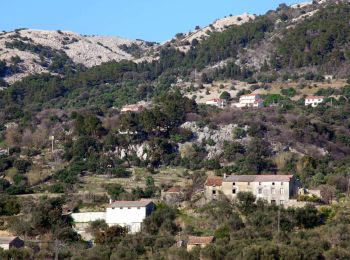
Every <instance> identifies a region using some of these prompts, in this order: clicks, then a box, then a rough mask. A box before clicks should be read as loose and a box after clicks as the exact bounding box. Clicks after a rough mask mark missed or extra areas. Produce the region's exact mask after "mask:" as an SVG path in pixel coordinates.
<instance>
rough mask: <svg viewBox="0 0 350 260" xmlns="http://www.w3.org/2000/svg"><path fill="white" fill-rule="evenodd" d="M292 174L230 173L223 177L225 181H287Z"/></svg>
mask: <svg viewBox="0 0 350 260" xmlns="http://www.w3.org/2000/svg"><path fill="white" fill-rule="evenodd" d="M292 178H293V175H231V176H229V177H227V178H226V179H225V181H226V182H274V181H285V182H289V181H290V180H291V179H292Z"/></svg>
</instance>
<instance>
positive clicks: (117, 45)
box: [0, 29, 154, 83]
mask: <svg viewBox="0 0 350 260" xmlns="http://www.w3.org/2000/svg"><path fill="white" fill-rule="evenodd" d="M153 45H154V44H153V43H148V42H144V41H141V40H127V39H123V38H118V37H107V36H83V35H79V34H76V33H73V32H66V31H59V30H58V31H45V30H32V29H21V30H16V31H15V32H7V33H6V32H5V33H1V34H0V60H3V61H5V62H6V64H7V65H8V66H9V67H10V66H12V68H11V69H8V70H7V72H6V73H5V77H4V78H5V80H6V81H8V82H9V83H13V82H15V81H17V80H19V79H21V78H23V77H24V76H27V75H29V74H35V73H43V72H50V71H51V72H52V69H51V68H50V65H51V64H52V63H53V62H54V59H53V57H55V56H60V57H61V58H62V59H64V56H65V55H66V56H67V58H66V59H69V60H71V61H72V62H73V63H74V64H81V65H83V66H86V67H92V66H96V65H100V64H101V63H103V62H108V61H121V60H136V59H139V58H140V57H142V56H143V55H145V53H146V52H147V51H148V49H149V48H150V47H151V46H153ZM16 57H19V59H18V60H16ZM66 62H67V61H66ZM64 65H65V64H63V66H64ZM53 72H55V71H53Z"/></svg>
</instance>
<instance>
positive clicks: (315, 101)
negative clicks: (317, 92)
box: [305, 96, 324, 107]
mask: <svg viewBox="0 0 350 260" xmlns="http://www.w3.org/2000/svg"><path fill="white" fill-rule="evenodd" d="M323 101H324V97H323V96H308V97H306V98H305V106H309V105H311V106H312V107H317V106H318V105H319V104H321V103H322V102H323Z"/></svg>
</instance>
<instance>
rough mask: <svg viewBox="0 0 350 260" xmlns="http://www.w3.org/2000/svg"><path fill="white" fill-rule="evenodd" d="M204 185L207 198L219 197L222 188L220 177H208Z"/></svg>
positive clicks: (214, 198) (215, 198)
mask: <svg viewBox="0 0 350 260" xmlns="http://www.w3.org/2000/svg"><path fill="white" fill-rule="evenodd" d="M204 186H205V194H206V198H207V199H209V200H217V199H219V198H220V193H221V190H222V177H208V179H207V180H206V182H205V184H204Z"/></svg>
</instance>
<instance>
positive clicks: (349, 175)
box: [346, 171, 350, 197]
mask: <svg viewBox="0 0 350 260" xmlns="http://www.w3.org/2000/svg"><path fill="white" fill-rule="evenodd" d="M346 176H347V179H348V189H347V192H346V196H347V197H349V191H350V173H349V171H348V172H347V174H346Z"/></svg>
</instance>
